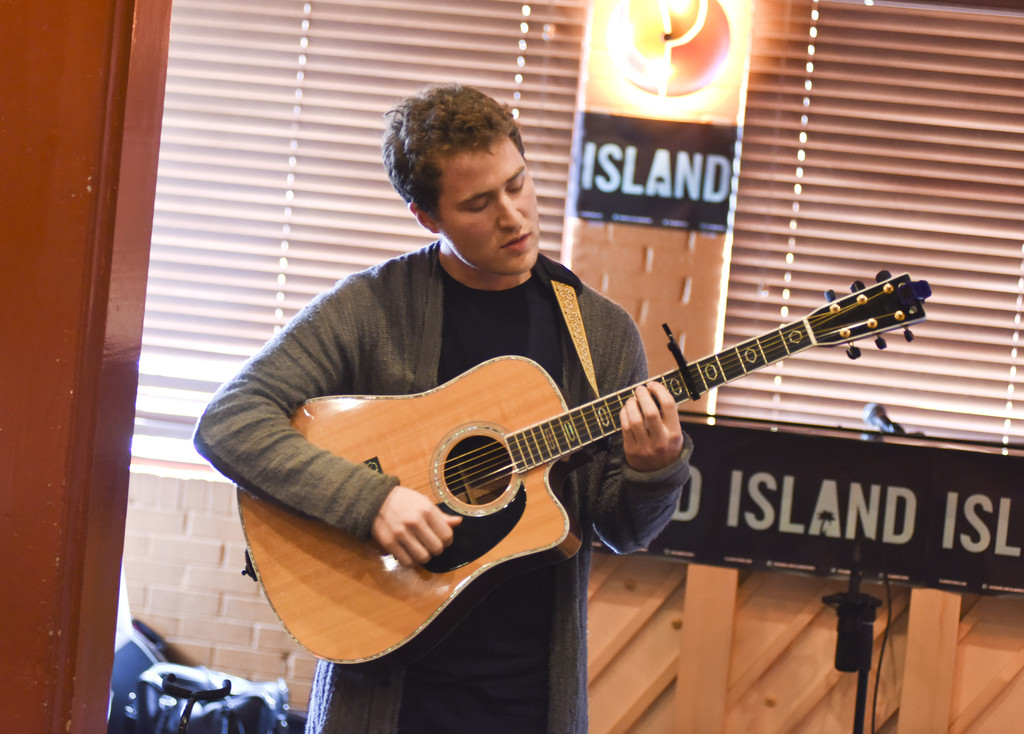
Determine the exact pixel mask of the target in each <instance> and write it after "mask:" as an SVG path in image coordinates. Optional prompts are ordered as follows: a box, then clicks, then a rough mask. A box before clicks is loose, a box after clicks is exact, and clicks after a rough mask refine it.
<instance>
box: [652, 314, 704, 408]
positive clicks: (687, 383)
mask: <svg viewBox="0 0 1024 734" xmlns="http://www.w3.org/2000/svg"><path fill="white" fill-rule="evenodd" d="M661 328H662V329H664V330H665V333H666V334H667V335H668V345H667V346H668V351H670V352H672V356H673V357H675V360H676V364H677V365H679V374H680V376H681V377H682V378H683V386H684V387H685V388H686V393H687V395H689V396H690V400H693V401H694V402H696V401H698V400H700V392H698V390H697V386H696V385H694V384H693V377H692V376H691V375H690V366H689V365H688V364H687V363H686V358H685V357H683V351H682V350H681V349H680V348H679V342H677V341H676V338H675V337H674V336H673V335H672V330H671V329H670V328H668V324H662V325H661Z"/></svg>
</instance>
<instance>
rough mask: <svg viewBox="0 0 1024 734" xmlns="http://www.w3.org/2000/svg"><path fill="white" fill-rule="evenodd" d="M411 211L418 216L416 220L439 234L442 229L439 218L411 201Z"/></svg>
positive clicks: (425, 227)
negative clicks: (435, 217) (438, 221)
mask: <svg viewBox="0 0 1024 734" xmlns="http://www.w3.org/2000/svg"><path fill="white" fill-rule="evenodd" d="M409 211H411V212H412V215H413V216H414V217H416V221H417V222H419V223H420V225H422V226H423V228H424V229H427V230H430V231H431V232H433V233H434V234H438V233H439V232H440V231H441V226H440V225H439V224H438V223H437V220H436V219H434V217H432V216H430V215H429V214H427V213H426V212H425V211H423V210H422V209H420V208H419V207H418V206H416V205H415V204H413V203H412V202H409Z"/></svg>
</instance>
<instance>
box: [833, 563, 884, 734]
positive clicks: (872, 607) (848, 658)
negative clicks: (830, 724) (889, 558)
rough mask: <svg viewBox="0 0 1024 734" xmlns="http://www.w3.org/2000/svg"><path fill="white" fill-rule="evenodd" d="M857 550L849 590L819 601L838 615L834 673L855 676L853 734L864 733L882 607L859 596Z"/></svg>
mask: <svg viewBox="0 0 1024 734" xmlns="http://www.w3.org/2000/svg"><path fill="white" fill-rule="evenodd" d="M859 551H860V548H859V546H858V547H857V548H856V549H855V551H854V567H853V569H852V570H851V571H850V590H849V591H848V592H846V593H840V594H830V595H829V596H826V597H823V598H822V601H823V602H824V603H825V604H828V605H829V606H830V607H833V608H834V609H835V610H836V613H837V614H838V615H839V621H838V624H837V630H838V636H837V638H836V659H835V664H836V670H841V671H843V672H846V673H854V672H855V673H857V702H856V706H855V708H854V714H853V734H861V733H862V732H863V731H864V709H865V705H866V702H867V688H868V674H869V673H870V671H871V653H872V650H873V649H874V639H875V634H874V627H875V612H876V610H877V609H878V607H879V605H880V604H881V603H882V602H881V600H880V599H876V598H875V597H873V596H871V595H870V594H862V593H860V581H861V571H860V552H859Z"/></svg>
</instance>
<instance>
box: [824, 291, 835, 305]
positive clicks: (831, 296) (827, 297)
mask: <svg viewBox="0 0 1024 734" xmlns="http://www.w3.org/2000/svg"><path fill="white" fill-rule="evenodd" d="M825 300H826V301H828V302H829V303H832V301H834V300H836V292H835V291H834V290H832V289H831V288H829V289H828V290H827V291H825Z"/></svg>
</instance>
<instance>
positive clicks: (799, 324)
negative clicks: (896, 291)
mask: <svg viewBox="0 0 1024 734" xmlns="http://www.w3.org/2000/svg"><path fill="white" fill-rule="evenodd" d="M815 344H816V342H815V340H814V330H813V329H812V328H811V326H810V324H809V322H808V320H807V319H803V320H801V321H794V322H793V323H791V324H787V325H786V326H783V327H782V328H780V329H777V330H775V331H771V332H768V333H767V334H763V335H761V336H759V337H755V338H753V339H750V340H748V341H745V342H743V343H742V344H739V345H738V346H735V347H732V348H730V349H726V350H724V351H722V352H719V353H718V354H713V355H711V356H709V357H705V358H704V359H701V360H698V361H697V362H692V363H690V364H688V365H686V370H687V375H686V376H685V377H686V378H687V379H684V375H683V373H682V371H681V370H679V369H676V370H672V371H670V372H666V373H664V374H662V375H658V376H657V377H654V378H652V380H649V381H653V382H660V383H661V384H662V385H664V386H665V387H666V388H667V389H668V391H669V392H670V393H671V394H672V396H673V397H674V398H675V401H676V404H680V403H683V402H685V401H687V400H690V397H691V396H690V391H689V390H688V389H687V386H690V387H692V389H693V392H695V393H696V396H697V397H700V396H702V395H704V394H705V393H707V392H709V391H710V390H712V389H714V388H716V387H719V386H720V385H724V384H725V383H727V382H731V381H732V380H736V379H738V378H740V377H743V376H744V375H747V374H749V373H751V372H754V371H756V370H759V369H761V368H762V367H766V366H768V365H770V364H774V363H776V362H779V361H781V360H783V359H785V358H786V357H788V356H790V355H792V354H796V353H797V352H802V351H803V350H805V349H809V348H810V347H812V346H814V345H815ZM636 387H637V386H636V385H633V386H631V387H627V388H624V389H622V390H619V391H618V392H615V393H612V394H610V395H606V396H604V397H602V398H598V399H597V400H594V401H591V402H589V403H586V404H585V405H581V406H579V407H578V408H573V409H572V410H570V411H568V412H567V413H563V414H562V415H559V416H556V417H555V418H552V419H550V420H547V421H544V422H542V423H538V424H536V425H533V426H529V427H527V428H524V429H522V430H519V431H516V432H514V433H511V434H509V435H508V437H507V439H508V446H509V451H510V453H511V455H512V460H513V462H514V464H515V470H516V471H517V472H525V471H528V470H530V469H532V468H534V467H537V466H541V465H543V464H548V463H550V462H552V461H556V460H558V459H560V458H562V457H565V456H568V455H569V454H571V453H573V452H575V451H577V450H579V449H581V448H583V447H584V446H588V445H590V444H592V443H595V442H596V441H599V440H601V439H602V438H606V437H607V436H611V435H612V434H615V433H618V432H619V431H620V430H621V426H620V424H619V412H620V411H621V410H622V408H623V406H624V405H625V404H626V401H627V400H629V398H630V397H632V395H633V391H634V390H635V389H636Z"/></svg>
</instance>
